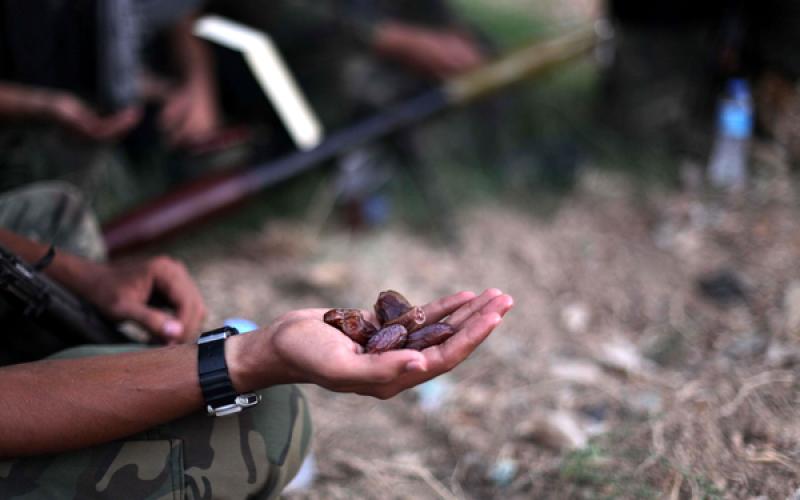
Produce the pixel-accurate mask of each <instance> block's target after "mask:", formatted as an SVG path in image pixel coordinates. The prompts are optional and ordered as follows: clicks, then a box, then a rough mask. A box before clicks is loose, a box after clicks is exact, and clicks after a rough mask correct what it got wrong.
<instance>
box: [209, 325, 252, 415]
mask: <svg viewBox="0 0 800 500" xmlns="http://www.w3.org/2000/svg"><path fill="white" fill-rule="evenodd" d="M233 335H239V330H237V329H236V328H232V327H230V326H224V327H222V328H218V329H216V330H211V331H210V332H206V333H204V334H202V335H200V338H199V339H197V372H198V374H199V375H200V389H201V390H202V391H203V398H204V399H205V401H206V411H208V414H209V415H211V416H214V417H224V416H225V415H232V414H234V413H239V412H240V411H242V410H243V409H244V408H250V407H251V406H255V405H257V404H258V402H259V401H261V396H259V395H258V394H256V393H254V392H247V393H244V394H237V393H236V390H234V388H233V383H232V382H231V377H230V374H229V373H228V365H227V363H226V362H225V339H227V338H228V337H231V336H233Z"/></svg>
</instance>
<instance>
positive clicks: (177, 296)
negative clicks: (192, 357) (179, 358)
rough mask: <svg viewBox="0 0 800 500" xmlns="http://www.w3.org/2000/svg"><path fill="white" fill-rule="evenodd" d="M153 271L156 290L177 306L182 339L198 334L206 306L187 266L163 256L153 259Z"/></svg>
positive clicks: (176, 310)
mask: <svg viewBox="0 0 800 500" xmlns="http://www.w3.org/2000/svg"><path fill="white" fill-rule="evenodd" d="M151 272H152V273H153V284H154V286H155V288H156V290H158V291H160V292H162V293H163V294H164V295H166V297H167V299H169V301H170V303H171V304H172V305H173V306H174V307H175V314H176V316H177V317H178V320H179V321H180V322H181V324H182V325H183V330H184V331H183V333H184V336H183V337H182V340H186V339H187V338H188V337H190V336H193V335H194V334H196V333H197V332H198V331H199V330H200V327H201V326H202V323H203V320H204V319H205V315H206V307H205V303H204V301H203V297H202V295H201V294H200V290H198V289H197V287H196V286H195V284H194V281H192V278H191V276H189V272H188V271H187V270H186V267H185V266H184V265H183V264H181V263H180V262H178V261H175V260H172V259H170V258H167V257H161V258H158V259H155V260H154V261H153V263H152V264H151Z"/></svg>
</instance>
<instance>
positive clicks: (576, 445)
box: [192, 145, 800, 500]
mask: <svg viewBox="0 0 800 500" xmlns="http://www.w3.org/2000/svg"><path fill="white" fill-rule="evenodd" d="M756 156H757V157H758V159H759V162H760V165H761V166H760V167H759V171H758V174H757V176H756V178H755V179H754V180H753V184H752V187H751V188H750V189H749V190H748V192H747V193H746V194H745V195H743V196H739V197H734V198H725V199H723V198H717V197H713V196H710V195H709V194H707V193H703V192H701V191H692V190H665V189H659V188H654V187H650V188H641V187H637V186H634V185H633V184H631V183H630V182H629V179H628V178H626V177H622V176H619V175H614V174H609V173H607V172H600V171H598V170H595V169H592V168H587V169H585V170H584V171H583V174H582V175H581V178H580V180H579V184H578V187H577V188H576V190H575V191H574V192H573V193H572V194H570V195H569V196H568V197H566V198H565V199H564V200H563V203H561V205H560V206H559V208H558V209H557V210H556V211H555V212H553V213H549V214H548V215H541V214H535V213H530V212H526V211H524V210H522V209H520V208H518V207H515V206H513V205H504V204H501V203H489V204H486V203H482V204H480V205H478V206H472V207H470V208H469V209H463V210H462V211H461V213H460V215H459V216H458V220H457V221H455V222H454V223H455V224H456V227H457V228H458V233H459V234H460V239H459V240H458V241H457V242H454V243H453V244H452V245H449V246H442V245H440V244H438V243H435V242H434V240H432V239H430V238H427V237H423V236H420V235H419V234H418V232H417V231H414V230H413V229H410V228H407V227H404V226H390V227H386V228H384V229H381V230H378V231H375V232H370V233H360V234H350V233H347V232H344V231H339V230H329V231H323V232H322V233H321V234H318V233H317V232H316V231H315V229H314V228H313V227H311V226H310V225H309V224H308V223H305V222H303V221H296V220H292V221H275V220H271V221H269V222H267V224H266V226H265V228H264V230H263V231H262V232H261V233H260V234H259V235H257V236H256V239H255V241H254V240H253V239H252V235H248V237H247V238H245V237H243V238H242V239H241V240H240V241H237V242H234V243H233V245H232V246H230V247H229V248H228V249H227V250H226V251H225V252H222V251H213V252H211V253H209V254H206V255H201V256H200V257H199V258H196V259H194V260H193V262H192V267H193V271H194V273H195V275H196V276H197V278H198V280H199V283H200V285H201V287H202V289H203V290H205V293H206V295H207V299H208V302H209V303H210V304H211V308H212V311H211V314H212V317H211V318H210V323H211V324H216V323H218V322H219V321H221V320H222V319H223V318H224V317H227V316H243V317H249V318H251V319H254V320H256V321H258V322H260V323H264V322H267V321H269V320H270V319H271V318H274V317H275V316H277V315H279V314H280V313H282V312H284V311H287V310H290V309H295V308H300V307H310V306H323V307H324V306H357V307H364V306H369V305H370V304H371V303H372V302H373V300H374V297H375V295H376V294H377V292H378V291H380V290H384V289H387V288H393V289H397V290H400V291H402V292H404V293H406V294H407V295H408V296H409V298H411V299H412V300H413V301H416V302H424V301H427V300H429V299H432V298H434V297H437V296H440V295H442V294H446V293H450V292H453V291H456V290H462V289H468V290H475V291H481V290H482V289H484V288H486V287H498V288H501V289H502V290H503V291H505V292H507V293H510V294H512V295H513V296H514V298H515V303H516V306H515V309H514V310H513V311H512V312H511V313H510V314H509V316H508V317H507V319H506V321H505V322H504V323H503V325H502V326H501V327H500V328H499V329H498V330H497V331H496V332H495V333H494V334H493V335H492V337H490V339H489V340H488V341H487V342H486V343H485V344H484V345H482V346H481V348H480V349H479V350H478V351H477V352H476V353H475V354H474V355H473V356H472V357H471V358H470V359H469V360H468V361H467V362H466V363H464V364H463V365H461V366H459V367H458V368H457V369H456V370H454V371H453V372H452V373H450V374H448V375H446V376H444V377H442V378H441V379H437V380H438V381H437V382H436V383H434V384H428V385H427V386H425V388H424V389H423V390H420V391H409V392H407V393H405V394H402V395H400V396H398V397H396V398H395V399H393V400H390V401H385V402H383V401H377V400H373V399H369V398H364V397H358V396H353V395H340V394H332V393H329V392H326V391H323V390H320V389H318V388H315V387H306V388H305V391H306V394H307V395H308V397H309V399H310V401H311V404H312V409H313V417H314V423H315V432H314V455H315V457H316V463H317V471H318V474H317V478H316V481H315V482H314V484H313V486H312V487H311V489H309V490H305V491H299V492H293V493H290V494H287V497H288V498H291V499H294V500H300V499H337V498H342V499H345V498H347V499H350V498H365V499H373V498H374V499H387V498H415V499H416V498H446V499H450V498H474V499H478V498H480V499H484V498H498V499H499V498H503V499H505V498H737V499H738V498H770V499H774V498H778V499H783V498H800V445H798V443H800V418H799V417H800V396H798V395H800V371H799V367H800V364H799V363H800V337H799V336H798V333H800V266H798V265H797V262H799V261H800V259H799V257H800V219H799V218H798V217H797V214H798V207H797V194H796V188H795V186H794V182H793V181H792V179H791V178H790V176H789V174H788V173H787V172H786V169H785V167H784V166H783V165H784V164H785V162H782V161H781V159H780V153H779V152H777V151H775V150H773V149H771V148H770V147H768V146H763V145H762V146H759V148H757V150H756ZM691 170H692V167H691V166H689V167H687V171H689V172H691ZM700 283H704V286H701V285H700ZM703 290H705V292H703Z"/></svg>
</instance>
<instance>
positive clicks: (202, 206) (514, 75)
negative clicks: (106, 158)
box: [103, 27, 598, 255]
mask: <svg viewBox="0 0 800 500" xmlns="http://www.w3.org/2000/svg"><path fill="white" fill-rule="evenodd" d="M597 39H598V37H597V35H596V34H595V30H594V28H593V27H584V28H581V29H578V30H576V31H573V32H571V33H568V34H566V35H563V36H560V37H557V38H553V39H550V40H546V41H543V42H536V43H533V44H530V45H527V46H525V47H523V48H521V49H519V50H517V51H515V52H512V53H511V54H509V55H506V56H504V57H501V58H499V59H498V60H496V61H494V62H491V63H489V64H487V65H485V66H483V67H481V68H478V69H476V70H475V71H472V72H469V73H467V74H464V75H461V76H458V77H456V78H454V79H452V80H450V81H448V82H446V83H445V84H443V85H442V86H440V87H437V88H434V89H433V90H430V91H428V92H426V93H424V94H422V95H420V96H417V97H414V98H411V99H409V100H406V101H404V102H402V103H399V104H397V105H394V106H392V107H390V108H388V109H386V110H385V111H382V112H381V113H378V114H377V115H375V116H373V117H371V118H368V119H366V120H364V121H362V122H359V123H357V124H355V125H353V126H351V127H348V128H346V129H344V130H341V131H339V132H337V133H334V134H332V135H330V136H328V138H327V139H325V140H324V141H323V142H322V143H321V144H319V145H318V146H317V147H315V148H314V149H311V150H308V151H297V152H294V153H291V154H289V155H287V156H284V157H282V158H278V159H276V160H273V161H269V162H266V163H262V164H259V165H256V166H252V167H249V168H246V169H241V170H235V171H230V172H226V173H225V174H222V175H213V176H207V177H204V178H201V179H198V180H197V181H194V182H191V183H188V184H186V185H184V186H183V187H179V188H178V189H176V190H173V191H172V192H170V193H167V194H166V195H165V196H162V197H159V198H157V199H155V200H153V201H150V202H148V203H146V204H145V205H143V206H141V207H139V208H136V209H134V210H132V211H130V212H128V213H127V214H124V215H123V216H121V217H119V218H116V219H114V220H112V221H110V222H109V223H108V224H106V225H105V226H104V228H103V232H104V236H105V239H106V244H107V245H108V249H109V252H111V254H112V255H113V254H119V253H123V252H126V251H129V250H132V249H134V248H136V247H140V246H143V245H145V244H147V243H150V242H153V241H156V240H158V239H161V238H163V237H165V236H168V235H170V234H173V233H175V232H177V231H179V230H181V229H183V228H185V227H188V226H190V225H192V224H196V223H198V222H200V221H203V220H205V219H207V218H209V217H211V216H213V215H215V214H218V213H220V212H221V211H223V210H225V209H227V208H230V207H232V206H235V205H236V204H237V203H240V202H242V201H244V200H245V199H247V198H249V197H250V196H252V195H255V194H256V193H258V192H259V191H261V190H262V189H264V188H266V187H269V186H272V185H274V184H276V183H278V182H280V181H282V180H284V179H287V178H289V177H291V176H293V175H296V174H298V173H301V172H303V171H305V170H308V169H310V168H312V167H314V166H316V165H318V164H320V163H321V162H323V161H325V160H328V159H330V158H332V157H335V156H336V155H338V154H340V153H342V152H345V151H347V150H350V149H352V148H354V147H357V146H359V145H361V144H364V143H368V142H370V141H373V140H375V139H377V138H380V137H382V136H385V135H387V134H389V133H391V132H394V131H397V130H400V129H402V128H404V127H407V126H410V125H413V124H414V123H417V122H419V121H421V120H423V119H425V118H428V117H430V116H432V115H434V114H436V113H437V112H439V111H442V110H444V109H446V108H449V107H451V106H456V105H459V104H464V103H466V102H469V101H471V100H474V99H477V98H479V97H481V96H483V95H486V94H488V93H491V92H494V91H496V90H498V89H500V88H503V87H505V86H507V85H510V84H512V83H515V82H517V81H520V80H522V79H523V78H526V77H529V76H532V75H535V74H539V73H542V72H543V71H546V70H548V69H550V68H552V67H553V66H556V65H558V64H560V63H563V62H567V61H570V60H572V59H575V58H576V57H579V56H581V55H583V54H585V53H586V52H587V51H589V50H591V49H592V48H593V47H594V46H595V45H596V43H597Z"/></svg>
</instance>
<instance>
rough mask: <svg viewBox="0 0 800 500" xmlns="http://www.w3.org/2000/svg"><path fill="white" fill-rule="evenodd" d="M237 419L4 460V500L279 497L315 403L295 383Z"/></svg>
mask: <svg viewBox="0 0 800 500" xmlns="http://www.w3.org/2000/svg"><path fill="white" fill-rule="evenodd" d="M146 348H147V347H144V346H113V347H112V346H85V347H79V348H75V349H70V350H67V351H64V352H62V353H59V354H57V355H56V356H54V358H67V357H70V358H75V357H83V356H94V355H106V354H113V353H118V352H122V351H131V350H137V349H146ZM260 394H261V396H262V401H261V403H260V404H259V405H257V406H256V407H254V408H251V409H249V410H247V411H244V412H242V413H239V414H237V415H234V416H230V417H220V418H212V417H208V416H206V415H205V414H201V413H197V414H193V415H190V416H187V417H185V418H182V419H180V420H176V421H174V422H170V423H168V424H164V425H161V426H159V427H156V428H154V429H151V430H149V431H147V432H143V433H140V434H137V435H135V436H131V437H129V438H126V439H122V440H119V441H114V442H111V443H107V444H103V445H99V446H93V447H91V448H87V449H83V450H79V451H75V452H70V453H64V454H59V455H51V456H41V457H33V458H24V459H18V460H11V461H6V462H0V498H3V499H9V500H10V499H39V498H46V499H81V500H83V499H101V498H107V499H114V500H117V499H171V500H177V499H201V498H202V499H211V498H214V499H228V498H230V499H234V498H259V499H261V498H264V499H268V498H276V497H277V496H278V495H279V494H280V492H281V490H282V489H283V488H284V487H285V486H286V484H287V483H288V482H289V481H290V480H291V479H292V478H293V477H294V475H295V474H296V473H297V471H298V469H299V468H300V465H301V464H302V462H303V458H304V457H305V455H306V453H307V451H308V449H309V444H310V440H311V420H310V416H309V412H308V404H307V403H306V400H305V398H304V397H303V395H302V393H301V392H300V390H299V389H298V388H297V387H295V386H293V385H283V386H275V387H271V388H269V389H266V390H264V391H261V392H260Z"/></svg>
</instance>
